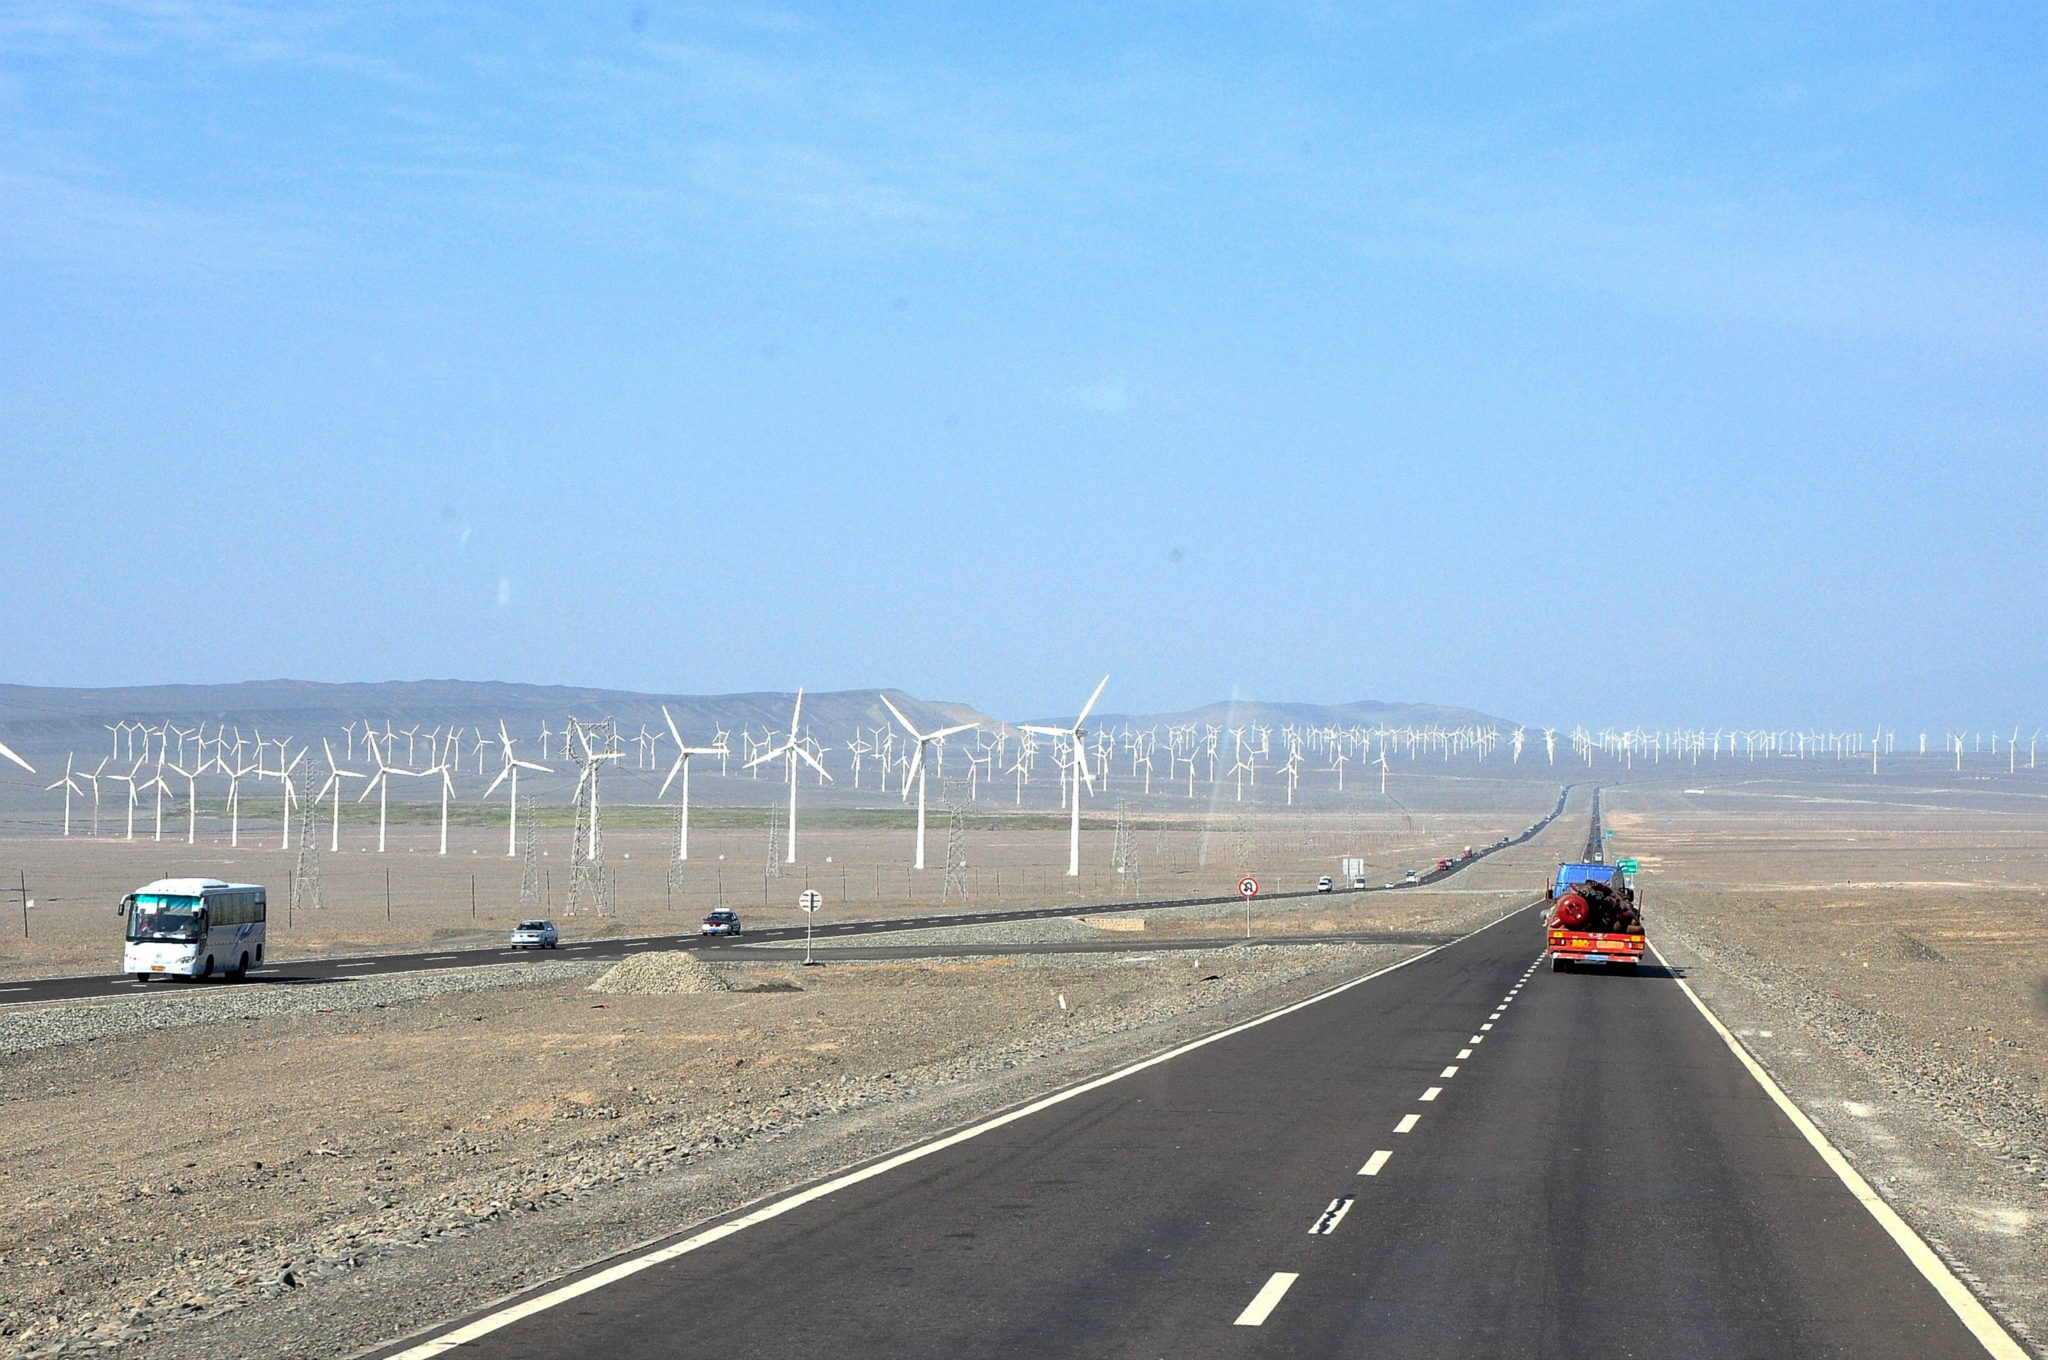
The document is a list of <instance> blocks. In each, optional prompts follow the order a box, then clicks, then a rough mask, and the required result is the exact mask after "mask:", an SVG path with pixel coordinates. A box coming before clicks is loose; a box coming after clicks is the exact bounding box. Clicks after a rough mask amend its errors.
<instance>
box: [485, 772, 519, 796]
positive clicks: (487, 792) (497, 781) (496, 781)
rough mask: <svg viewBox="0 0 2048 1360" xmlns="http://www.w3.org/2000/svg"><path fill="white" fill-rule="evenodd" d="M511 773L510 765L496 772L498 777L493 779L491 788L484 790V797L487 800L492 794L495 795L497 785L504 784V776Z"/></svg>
mask: <svg viewBox="0 0 2048 1360" xmlns="http://www.w3.org/2000/svg"><path fill="white" fill-rule="evenodd" d="M511 773H512V766H510V765H507V766H506V767H505V768H504V769H502V770H500V771H498V777H497V778H496V779H493V780H492V781H491V786H490V787H489V788H487V789H485V790H484V797H486V798H489V797H490V796H491V795H492V794H494V793H496V792H497V791H498V785H500V784H502V783H504V782H505V779H506V776H508V775H510V774H511Z"/></svg>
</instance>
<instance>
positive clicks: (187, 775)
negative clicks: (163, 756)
mask: <svg viewBox="0 0 2048 1360" xmlns="http://www.w3.org/2000/svg"><path fill="white" fill-rule="evenodd" d="M192 763H193V766H194V768H193V769H190V770H188V769H186V768H185V767H184V766H182V765H166V766H164V769H166V770H169V771H170V772H171V773H172V774H175V775H177V776H179V777H180V778H182V779H183V780H184V781H185V844H187V845H191V844H193V843H194V842H195V841H196V840H197V839H198V836H199V776H200V774H201V773H203V772H204V771H205V769H206V766H205V765H203V764H201V763H200V762H198V761H194V762H192ZM158 773H159V775H161V773H162V771H159V772H158Z"/></svg>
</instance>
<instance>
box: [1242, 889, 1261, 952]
mask: <svg viewBox="0 0 2048 1360" xmlns="http://www.w3.org/2000/svg"><path fill="white" fill-rule="evenodd" d="M1237 890H1238V891H1239V892H1241V893H1243V894H1244V937H1245V938H1246V939H1247V940H1249V939H1250V938H1251V937H1252V899H1253V898H1254V897H1257V896H1258V895H1259V880H1257V879H1256V878H1247V879H1245V880H1244V882H1242V883H1240V884H1238V885H1237Z"/></svg>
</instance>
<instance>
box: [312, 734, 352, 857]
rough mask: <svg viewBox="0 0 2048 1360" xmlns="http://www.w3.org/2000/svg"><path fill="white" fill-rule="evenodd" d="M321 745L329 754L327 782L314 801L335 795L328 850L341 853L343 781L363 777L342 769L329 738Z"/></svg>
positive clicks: (322, 739) (323, 740)
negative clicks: (330, 794)
mask: <svg viewBox="0 0 2048 1360" xmlns="http://www.w3.org/2000/svg"><path fill="white" fill-rule="evenodd" d="M350 730H351V731H352V730H354V725H353V724H351V725H350ZM320 745H321V747H322V748H323V749H324V750H325V751H326V752H327V782H326V783H324V784H322V785H321V786H320V792H318V793H316V794H314V795H313V801H314V802H315V803H318V802H319V801H320V800H321V799H322V798H325V797H326V796H327V795H328V793H329V792H330V791H331V792H332V793H333V794H334V830H333V831H332V832H331V833H330V834H329V839H328V842H327V848H328V849H329V850H333V851H339V850H340V849H341V781H342V780H344V779H361V778H362V777H363V776H362V775H360V774H357V773H356V772H355V771H354V770H344V769H342V768H341V762H339V761H337V760H336V759H335V758H334V746H333V744H332V743H331V742H329V741H328V740H327V738H325V737H322V738H320Z"/></svg>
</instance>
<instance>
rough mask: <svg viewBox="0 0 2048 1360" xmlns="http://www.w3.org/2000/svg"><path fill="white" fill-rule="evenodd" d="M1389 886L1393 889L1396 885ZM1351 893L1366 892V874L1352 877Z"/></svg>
mask: <svg viewBox="0 0 2048 1360" xmlns="http://www.w3.org/2000/svg"><path fill="white" fill-rule="evenodd" d="M1387 886H1388V887H1390V888H1391V887H1393V886H1394V885H1393V884H1391V883H1389V884H1388V885H1387ZM1351 891H1353V892H1364V891H1365V875H1364V874H1353V875H1352V876H1351Z"/></svg>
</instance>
